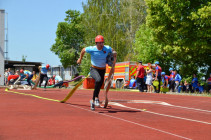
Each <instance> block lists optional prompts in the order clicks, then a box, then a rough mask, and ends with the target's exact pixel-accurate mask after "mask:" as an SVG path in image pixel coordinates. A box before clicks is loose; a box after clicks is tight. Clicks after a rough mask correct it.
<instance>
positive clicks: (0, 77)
mask: <svg viewBox="0 0 211 140" xmlns="http://www.w3.org/2000/svg"><path fill="white" fill-rule="evenodd" d="M4 44H5V11H4V10H2V9H0V86H2V85H4Z"/></svg>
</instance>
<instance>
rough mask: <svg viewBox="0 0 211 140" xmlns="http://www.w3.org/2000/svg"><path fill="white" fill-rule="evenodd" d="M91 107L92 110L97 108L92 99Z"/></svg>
mask: <svg viewBox="0 0 211 140" xmlns="http://www.w3.org/2000/svg"><path fill="white" fill-rule="evenodd" d="M90 107H91V110H92V111H94V110H95V103H93V101H92V100H90Z"/></svg>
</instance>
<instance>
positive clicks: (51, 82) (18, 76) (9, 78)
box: [4, 64, 63, 90]
mask: <svg viewBox="0 0 211 140" xmlns="http://www.w3.org/2000/svg"><path fill="white" fill-rule="evenodd" d="M39 70H40V80H39V87H41V85H42V84H43V81H45V82H44V90H46V86H53V87H57V86H58V87H59V88H61V87H62V85H63V79H62V78H61V77H60V76H59V75H53V76H51V78H50V79H48V76H47V72H48V71H50V65H49V64H47V65H46V66H40V67H39ZM4 77H5V78H4V79H5V81H4V83H5V85H6V86H10V85H13V86H12V88H15V87H17V85H28V86H30V87H31V89H32V87H33V86H34V85H35V83H36V82H37V79H38V74H36V72H35V71H32V72H31V71H29V70H24V69H20V70H16V71H15V73H12V72H11V69H10V68H8V69H6V70H5V73H4Z"/></svg>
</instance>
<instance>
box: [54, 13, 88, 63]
mask: <svg viewBox="0 0 211 140" xmlns="http://www.w3.org/2000/svg"><path fill="white" fill-rule="evenodd" d="M55 41H56V42H55V44H53V45H52V47H51V51H52V52H54V53H55V54H56V55H58V57H59V58H60V62H61V63H62V65H63V66H64V67H68V66H71V65H76V61H77V59H78V57H79V51H80V50H81V47H82V44H83V42H84V26H83V24H82V18H81V14H80V12H79V11H76V10H68V11H66V18H65V21H64V22H60V23H58V27H57V31H56V39H55Z"/></svg>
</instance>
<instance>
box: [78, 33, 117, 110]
mask: <svg viewBox="0 0 211 140" xmlns="http://www.w3.org/2000/svg"><path fill="white" fill-rule="evenodd" d="M86 52H87V53H89V54H90V55H91V64H92V66H91V68H90V75H91V77H92V78H93V79H95V89H94V92H93V97H92V100H91V101H90V104H91V110H95V106H100V104H99V98H98V96H99V92H100V88H101V86H102V84H103V82H104V76H105V68H106V62H107V57H108V56H112V55H111V54H113V56H114V63H115V62H116V59H115V58H116V52H115V53H114V52H113V49H112V48H111V47H110V46H106V45H104V37H103V36H102V35H98V36H96V37H95V46H89V47H86V48H83V49H82V50H81V54H80V58H79V59H78V60H77V63H78V64H81V61H82V58H83V56H84V54H85V53H86Z"/></svg>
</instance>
